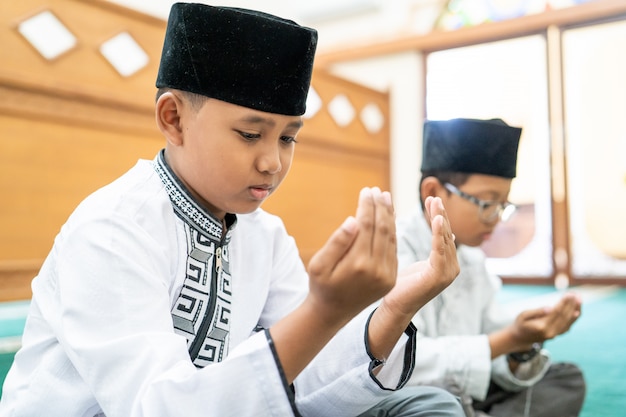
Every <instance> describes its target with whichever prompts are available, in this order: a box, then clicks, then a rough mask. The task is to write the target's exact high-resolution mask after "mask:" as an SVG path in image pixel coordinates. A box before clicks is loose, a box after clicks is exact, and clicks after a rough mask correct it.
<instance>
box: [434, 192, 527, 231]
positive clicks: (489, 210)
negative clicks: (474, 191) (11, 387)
mask: <svg viewBox="0 0 626 417" xmlns="http://www.w3.org/2000/svg"><path fill="white" fill-rule="evenodd" d="M443 186H444V187H446V189H447V190H448V191H450V192H451V193H453V194H456V195H458V196H459V197H461V198H464V199H466V200H467V201H469V202H471V203H474V204H476V205H477V206H478V217H480V220H482V221H484V222H485V223H490V222H492V221H494V220H496V219H497V218H500V220H502V221H503V222H505V221H507V220H509V219H510V218H511V216H512V215H513V213H514V212H515V210H517V207H516V206H515V204H512V203H509V202H508V201H507V202H505V203H500V202H498V201H487V200H481V199H479V198H476V197H474V196H473V195H470V194H467V193H465V192H463V191H461V190H459V189H458V188H456V187H455V186H454V185H452V184H450V183H449V182H446V183H444V184H443Z"/></svg>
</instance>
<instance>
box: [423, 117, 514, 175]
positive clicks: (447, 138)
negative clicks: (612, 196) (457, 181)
mask: <svg viewBox="0 0 626 417" xmlns="http://www.w3.org/2000/svg"><path fill="white" fill-rule="evenodd" d="M521 134H522V129H521V128H519V127H513V126H509V125H507V124H506V123H505V122H504V121H502V120H501V119H490V120H479V119H451V120H434V121H426V123H424V137H423V146H422V168H421V169H422V172H426V171H450V172H465V173H469V174H487V175H495V176H498V177H505V178H514V177H515V175H516V165H517V148H518V145H519V139H520V136H521Z"/></svg>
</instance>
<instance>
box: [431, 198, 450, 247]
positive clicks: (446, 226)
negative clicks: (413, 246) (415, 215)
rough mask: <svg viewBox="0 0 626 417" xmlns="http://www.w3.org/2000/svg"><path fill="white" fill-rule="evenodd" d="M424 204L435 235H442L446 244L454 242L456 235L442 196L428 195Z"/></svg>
mask: <svg viewBox="0 0 626 417" xmlns="http://www.w3.org/2000/svg"><path fill="white" fill-rule="evenodd" d="M424 205H425V207H426V212H427V213H428V217H429V218H430V222H431V224H430V227H431V229H432V231H433V235H440V236H441V237H442V238H443V239H444V241H443V244H444V245H448V244H449V243H450V242H454V240H455V236H454V233H452V228H451V227H450V221H449V220H448V213H447V212H446V210H445V208H444V206H443V202H442V201H441V198H439V197H432V196H429V197H426V200H425V201H424Z"/></svg>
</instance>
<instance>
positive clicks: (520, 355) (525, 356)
mask: <svg viewBox="0 0 626 417" xmlns="http://www.w3.org/2000/svg"><path fill="white" fill-rule="evenodd" d="M542 347H543V343H533V347H532V348H530V350H526V351H524V352H511V353H509V354H508V355H507V357H508V358H509V359H511V360H513V361H515V362H519V363H524V362H528V361H529V360H531V359H532V358H534V357H535V356H537V354H538V353H539V352H541V348H542Z"/></svg>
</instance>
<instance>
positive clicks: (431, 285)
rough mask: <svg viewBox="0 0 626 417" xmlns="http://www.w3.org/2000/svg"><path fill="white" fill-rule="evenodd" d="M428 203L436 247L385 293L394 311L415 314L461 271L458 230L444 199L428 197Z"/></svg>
mask: <svg viewBox="0 0 626 417" xmlns="http://www.w3.org/2000/svg"><path fill="white" fill-rule="evenodd" d="M424 205H425V209H426V213H427V214H428V218H429V219H430V224H431V229H432V242H431V247H432V249H431V251H430V255H429V257H428V259H426V260H423V261H418V262H416V263H413V264H412V265H409V266H408V267H406V268H405V269H403V270H402V271H400V274H399V275H398V281H397V284H396V286H395V287H394V288H393V290H391V291H390V292H389V293H388V294H387V295H386V296H385V298H384V300H383V306H384V307H385V308H388V309H391V310H392V311H394V314H400V315H405V316H410V317H412V316H413V315H415V313H417V311H418V310H419V309H420V308H422V307H423V306H424V305H425V304H426V303H427V302H428V301H430V300H431V299H432V298H434V297H435V296H436V295H437V294H439V293H440V292H441V291H443V290H444V289H445V288H446V287H448V286H449V285H450V284H451V283H452V282H453V281H454V279H455V278H456V277H457V276H458V274H459V272H460V267H459V262H458V259H457V255H456V245H455V243H454V234H453V233H452V230H451V227H450V222H449V221H448V216H447V213H446V210H445V208H444V206H443V203H442V201H441V199H440V198H439V197H427V198H426V200H425V202H424Z"/></svg>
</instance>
